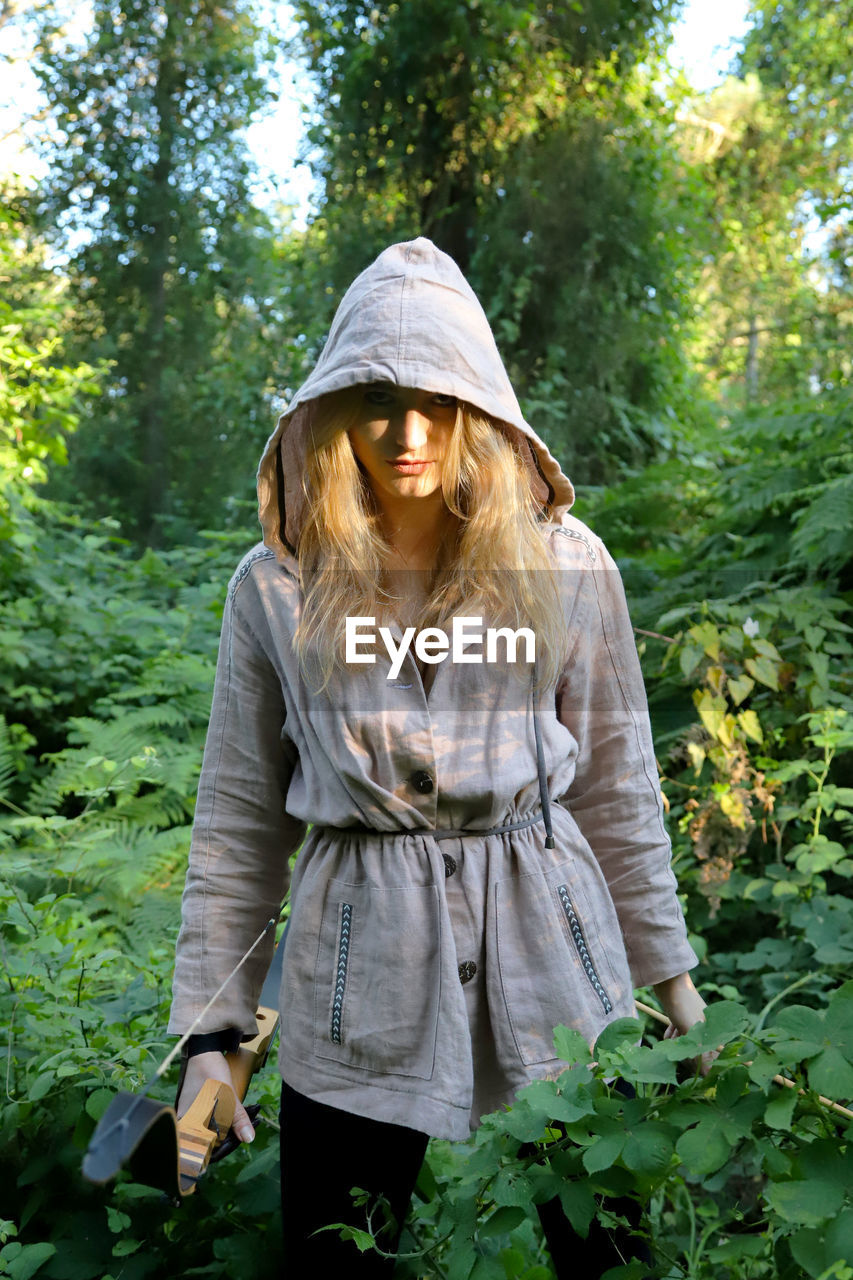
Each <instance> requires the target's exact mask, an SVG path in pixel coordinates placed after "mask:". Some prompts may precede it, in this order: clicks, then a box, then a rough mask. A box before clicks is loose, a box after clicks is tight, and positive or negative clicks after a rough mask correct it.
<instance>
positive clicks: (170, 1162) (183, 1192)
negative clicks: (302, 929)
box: [83, 921, 284, 1201]
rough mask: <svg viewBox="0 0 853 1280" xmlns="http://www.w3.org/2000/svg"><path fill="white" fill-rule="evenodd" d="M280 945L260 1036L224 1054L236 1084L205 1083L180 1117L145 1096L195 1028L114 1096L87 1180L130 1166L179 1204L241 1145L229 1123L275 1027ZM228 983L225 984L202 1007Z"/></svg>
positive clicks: (102, 1179)
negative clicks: (139, 1085)
mask: <svg viewBox="0 0 853 1280" xmlns="http://www.w3.org/2000/svg"><path fill="white" fill-rule="evenodd" d="M273 924H274V921H270V923H269V925H268V926H267V928H266V929H265V930H264V933H262V934H261V935H260V936H259V937H258V939H256V941H255V942H254V943H253V945H252V947H251V948H250V949H249V951H248V952H247V953H246V955H245V956H244V957H243V958H242V960H241V961H240V963H239V964H238V966H237V967H236V968H235V969H234V970H232V973H231V974H230V975H229V979H226V982H227V981H229V980H230V978H231V977H233V975H234V973H236V972H237V968H239V967H240V965H242V964H243V963H244V962H245V960H246V959H247V958H248V956H249V954H250V953H251V951H253V950H254V948H255V947H256V946H257V945H258V943H259V942H260V941H261V938H262V937H263V936H264V934H266V932H267V931H268V929H269V928H271V927H272V925H273ZM283 942H284V938H283V937H282V941H281V942H280V943H279V945H278V947H277V948H276V952H275V956H274V958H273V963H272V965H271V966H270V972H269V974H268V975H267V979H266V981H265V982H264V987H263V990H262V992H261V1004H260V1007H259V1009H258V1011H257V1014H256V1017H257V1022H258V1032H257V1034H256V1035H255V1036H253V1037H252V1039H251V1040H249V1041H247V1042H246V1043H245V1044H242V1045H241V1046H240V1048H239V1049H237V1050H236V1051H234V1052H233V1053H228V1054H226V1055H225V1057H226V1059H227V1061H228V1065H229V1068H230V1072H231V1079H232V1085H233V1087H232V1085H229V1084H227V1083H225V1082H224V1081H219V1080H212V1079H209V1080H207V1081H205V1084H204V1085H203V1087H202V1088H201V1089H200V1090H199V1093H198V1095H197V1096H196V1098H195V1099H194V1100H193V1102H192V1105H191V1106H190V1107H189V1109H188V1110H187V1112H186V1113H185V1114H184V1115H183V1116H182V1117H181V1119H180V1120H178V1118H177V1115H176V1113H175V1108H174V1107H173V1106H169V1105H168V1104H167V1103H164V1102H159V1101H157V1100H155V1099H153V1098H149V1097H148V1096H147V1090H148V1089H149V1088H150V1086H151V1085H152V1084H153V1083H154V1081H155V1080H157V1079H159V1077H160V1076H161V1075H163V1073H164V1071H165V1070H166V1068H167V1066H168V1064H169V1063H170V1062H172V1061H173V1060H174V1057H175V1055H176V1053H177V1051H178V1050H179V1049H180V1047H181V1045H182V1044H183V1043H184V1042H185V1041H186V1039H187V1038H188V1036H189V1034H190V1033H189V1032H187V1033H186V1035H185V1036H183V1037H182V1038H181V1040H180V1041H179V1042H178V1044H177V1045H176V1046H175V1048H174V1049H172V1050H171V1052H170V1053H169V1054H168V1055H167V1057H166V1059H164V1062H163V1063H161V1064H160V1066H159V1067H158V1069H157V1071H156V1072H155V1073H154V1075H153V1076H152V1078H151V1079H150V1080H149V1082H148V1084H146V1085H145V1087H144V1088H143V1089H142V1090H141V1091H140V1092H139V1093H135V1094H133V1093H127V1092H121V1093H118V1094H117V1095H116V1096H115V1097H114V1098H113V1100H112V1102H111V1103H110V1105H109V1107H108V1108H107V1110H106V1111H105V1112H104V1114H103V1116H102V1117H101V1119H100V1121H99V1122H98V1125H97V1127H96V1129H95V1132H94V1133H93V1135H92V1139H91V1141H90V1143H89V1149H88V1150H87V1152H86V1155H85V1157H84V1159H83V1175H84V1177H86V1178H87V1179H88V1180H89V1181H90V1182H95V1183H106V1182H109V1181H110V1180H111V1179H112V1178H114V1177H115V1176H116V1174H117V1173H118V1171H119V1169H121V1168H123V1167H124V1166H127V1167H128V1168H129V1170H130V1173H131V1175H132V1177H133V1179H134V1180H135V1181H136V1182H141V1183H143V1184H145V1185H146V1186H150V1187H157V1188H158V1189H160V1190H161V1191H165V1192H166V1193H167V1194H168V1195H170V1196H172V1197H173V1198H174V1199H176V1200H178V1201H180V1200H181V1199H183V1198H184V1197H185V1196H188V1195H191V1194H192V1193H193V1191H195V1188H196V1184H197V1182H198V1179H199V1178H200V1177H201V1175H202V1173H203V1172H204V1170H205V1169H206V1168H207V1166H208V1164H209V1163H210V1162H211V1161H213V1160H217V1159H220V1158H221V1157H222V1156H224V1155H227V1154H228V1152H229V1151H233V1150H234V1148H235V1147H237V1146H239V1140H238V1139H237V1137H236V1135H235V1134H234V1133H233V1130H232V1127H231V1126H232V1123H233V1120H234V1110H235V1106H236V1101H237V1099H238V1098H239V1099H240V1101H241V1102H242V1100H243V1099H244V1098H245V1096H246V1092H247V1090H248V1087H249V1082H250V1081H251V1078H252V1076H253V1075H254V1073H255V1071H257V1070H258V1069H259V1068H260V1067H262V1066H263V1065H264V1063H265V1061H266V1059H267V1055H268V1053H269V1049H270V1045H271V1044H272V1040H273V1037H274V1035H275V1032H276V1030H277V1028H278V1011H277V1009H276V1008H275V1007H274V1006H275V1004H276V1003H277V1000H278V984H279V982H280V979H281V965H282V959H283V950H282V948H283ZM224 986H225V983H223V985H222V987H220V989H219V991H218V992H217V993H216V996H214V997H213V998H212V999H211V1001H210V1002H209V1003H208V1006H207V1007H206V1009H205V1010H204V1012H207V1009H208V1008H210V1005H211V1004H212V1003H213V1002H214V1000H215V999H216V997H217V996H218V995H219V994H220V993H221V991H222V989H223V988H224ZM197 1021H198V1020H197ZM197 1021H196V1023H195V1024H194V1025H197ZM191 1030H192V1028H191ZM250 1110H254V1108H252V1109H250ZM255 1114H257V1112H255ZM253 1118H254V1117H253Z"/></svg>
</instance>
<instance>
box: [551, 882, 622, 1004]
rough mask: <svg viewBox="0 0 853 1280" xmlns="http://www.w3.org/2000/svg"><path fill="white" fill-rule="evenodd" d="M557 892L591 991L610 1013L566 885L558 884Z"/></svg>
mask: <svg viewBox="0 0 853 1280" xmlns="http://www.w3.org/2000/svg"><path fill="white" fill-rule="evenodd" d="M557 893H558V894H559V896H560V905H561V906H562V908H563V913H564V914H565V917H566V920H567V922H568V926H569V932H570V933H571V935H572V940H573V941H574V944H575V948H576V950H577V953H578V956H579V957H580V962H581V964H582V965H583V970H584V973H585V974H586V976H587V977H588V978H589V981H590V983H591V985H592V989H593V991H594V992H595V994H596V995H597V996H598V998H599V1000H600V1001H601V1003H602V1005H603V1007H604V1012H605V1013H612V1012H613V1005H612V1004H611V1003H610V997H609V996H608V994H607V992H606V991H605V990H604V987H603V986H602V985H601V982H600V981H599V978H598V974H597V973H596V972H595V966H594V965H593V963H592V957H591V956H590V954H589V949H588V947H587V945H586V939H585V938H584V936H583V929H582V928H581V922H580V920H579V919H578V917H577V912H576V911H575V909H574V907H573V906H572V900H571V898H570V897H569V887H568V885H565V884H561V885H558V886H557Z"/></svg>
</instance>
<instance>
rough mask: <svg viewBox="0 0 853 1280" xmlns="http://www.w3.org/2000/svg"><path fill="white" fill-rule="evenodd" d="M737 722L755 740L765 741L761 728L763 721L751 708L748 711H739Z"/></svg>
mask: <svg viewBox="0 0 853 1280" xmlns="http://www.w3.org/2000/svg"><path fill="white" fill-rule="evenodd" d="M737 722H738V724H739V725H740V727H741V729H742V730H743V732H744V733H745V734H746V736H747V737H748V738H750V739H751V740H752V741H753V742H763V741H764V734H763V732H762V730H761V721H760V720H759V719H758V716H757V715H756V714H755V712H754V711H753V710H752V709H751V708H750V709H749V710H748V711H739V712H738V717H737Z"/></svg>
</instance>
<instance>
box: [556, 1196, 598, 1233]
mask: <svg viewBox="0 0 853 1280" xmlns="http://www.w3.org/2000/svg"><path fill="white" fill-rule="evenodd" d="M560 1204H561V1205H562V1206H563V1212H564V1213H565V1215H566V1217H567V1218H568V1220H569V1222H570V1223H571V1224H572V1229H573V1230H574V1231H576V1232H577V1234H578V1235H579V1236H582V1237H583V1239H586V1237H587V1235H588V1233H589V1224H590V1223H591V1222H592V1220H593V1218H594V1217H595V1211H596V1208H597V1205H596V1200H595V1196H594V1195H593V1192H592V1188H591V1187H590V1186H589V1184H588V1183H587V1182H566V1183H564V1184H563V1186H561V1188H560Z"/></svg>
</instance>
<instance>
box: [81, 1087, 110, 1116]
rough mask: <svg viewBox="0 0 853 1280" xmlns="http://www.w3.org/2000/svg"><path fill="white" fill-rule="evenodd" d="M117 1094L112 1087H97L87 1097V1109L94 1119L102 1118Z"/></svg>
mask: <svg viewBox="0 0 853 1280" xmlns="http://www.w3.org/2000/svg"><path fill="white" fill-rule="evenodd" d="M114 1097H115V1094H114V1093H113V1091H112V1089H96V1090H95V1091H94V1093H90V1094H89V1096H88V1098H87V1099H86V1111H87V1113H88V1114H89V1115H90V1116H91V1117H92V1119H93V1120H100V1118H101V1116H102V1115H103V1114H104V1112H105V1111H106V1109H107V1107H108V1106H109V1105H110V1103H111V1102H112V1100H113V1098H114Z"/></svg>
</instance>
